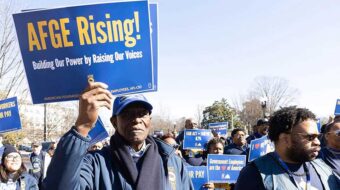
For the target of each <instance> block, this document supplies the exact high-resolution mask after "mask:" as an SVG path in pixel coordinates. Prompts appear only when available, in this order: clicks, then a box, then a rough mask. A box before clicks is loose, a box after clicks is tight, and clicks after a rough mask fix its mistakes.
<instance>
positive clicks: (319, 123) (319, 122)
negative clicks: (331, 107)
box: [316, 118, 321, 133]
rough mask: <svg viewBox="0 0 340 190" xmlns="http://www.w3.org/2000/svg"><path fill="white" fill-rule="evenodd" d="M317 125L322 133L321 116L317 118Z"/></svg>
mask: <svg viewBox="0 0 340 190" xmlns="http://www.w3.org/2000/svg"><path fill="white" fill-rule="evenodd" d="M316 126H317V127H318V131H319V133H321V120H320V118H317V119H316Z"/></svg>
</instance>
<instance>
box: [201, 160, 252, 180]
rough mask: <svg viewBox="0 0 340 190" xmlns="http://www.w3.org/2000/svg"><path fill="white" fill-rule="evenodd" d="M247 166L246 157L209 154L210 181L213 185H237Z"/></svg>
mask: <svg viewBox="0 0 340 190" xmlns="http://www.w3.org/2000/svg"><path fill="white" fill-rule="evenodd" d="M245 165H246V156H245V155H226V154H223V155H219V154H208V162H207V167H208V174H209V175H208V176H209V177H208V181H209V182H213V183H235V182H236V181H237V178H238V176H239V174H240V171H241V169H242V168H243V167H244V166H245Z"/></svg>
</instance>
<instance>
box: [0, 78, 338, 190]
mask: <svg viewBox="0 0 340 190" xmlns="http://www.w3.org/2000/svg"><path fill="white" fill-rule="evenodd" d="M102 107H106V108H108V109H110V110H112V117H111V119H110V120H111V123H112V125H113V126H114V128H115V133H114V134H113V135H112V137H111V138H110V142H109V143H107V144H106V143H104V144H103V143H102V142H97V143H96V144H90V141H91V139H90V138H89V137H88V133H89V131H90V130H91V129H92V128H93V126H94V124H95V123H96V121H97V119H98V111H99V108H102ZM152 110H153V106H152V104H151V103H150V102H149V101H148V100H147V99H146V98H145V97H144V96H143V95H140V94H136V95H130V96H119V97H117V98H115V99H114V100H113V97H112V95H111V93H110V92H109V91H108V90H107V85H105V84H103V83H100V82H91V83H90V84H89V86H88V87H87V88H86V89H85V91H84V92H83V93H82V95H81V96H80V98H79V115H78V118H77V120H76V123H75V125H74V126H72V127H70V130H69V131H68V132H67V133H66V134H64V136H63V137H62V138H61V139H60V140H59V142H58V145H57V146H56V144H54V145H51V146H50V148H49V149H48V151H47V152H43V151H41V144H39V143H33V144H32V148H33V152H32V154H31V155H30V161H31V163H32V169H31V170H30V171H28V172H27V169H25V166H24V164H23V161H22V157H21V155H20V153H19V152H18V151H17V150H16V149H15V148H14V147H13V146H10V145H4V149H3V155H2V159H1V165H0V180H1V182H0V190H2V189H49V190H50V189H51V190H53V189H107V190H110V189H137V190H142V189H143V190H144V189H148V190H153V189H154V190H160V189H166V190H168V189H169V190H170V189H183V190H190V189H193V184H192V181H191V179H190V177H189V175H188V173H187V170H186V167H187V166H205V165H207V155H208V154H231V155H245V156H248V154H249V146H248V145H249V144H250V142H251V141H252V140H254V139H257V138H261V137H263V136H265V135H268V138H269V139H270V140H271V141H272V142H273V143H274V146H275V151H274V152H271V153H268V154H266V155H264V156H261V157H259V158H257V159H255V160H254V161H251V162H249V163H247V165H246V166H245V167H244V168H243V169H242V170H241V171H240V174H239V177H238V180H237V182H236V183H235V184H229V186H228V188H231V189H236V190H248V189H255V190H256V189H261V190H262V189H289V190H290V189H292V190H293V189H308V190H309V189H325V190H328V189H330V190H332V189H334V190H335V189H340V178H339V176H340V173H339V169H340V161H339V159H340V118H339V117H336V118H335V119H334V121H332V122H330V123H328V124H326V125H324V126H323V127H322V130H321V132H322V133H320V132H319V131H318V128H317V125H316V118H315V115H314V114H313V113H312V112H311V111H309V110H308V109H305V108H297V107H294V106H292V107H285V108H281V109H280V110H278V111H276V112H275V113H274V114H273V115H272V116H271V117H270V118H269V120H265V119H260V120H259V121H258V122H257V125H256V126H254V129H253V130H254V132H253V134H251V135H249V136H248V137H247V133H246V131H245V130H244V129H241V128H236V129H233V130H232V131H231V135H230V137H229V138H227V137H222V136H219V135H217V134H216V133H213V136H214V137H213V138H212V139H210V140H209V142H208V143H207V145H206V150H205V151H203V152H202V151H199V150H190V149H188V150H187V149H184V148H183V146H182V145H183V138H184V131H182V132H180V133H179V134H178V135H177V136H175V135H174V134H170V133H169V134H165V135H163V136H161V137H159V138H154V137H152V136H151V135H150V134H149V133H150V130H151V129H152V124H151V114H152ZM184 127H185V129H195V128H197V123H195V122H194V121H193V119H190V118H189V119H187V120H186V121H185V126H184ZM321 142H322V143H321ZM247 160H248V159H247ZM202 188H205V189H216V188H219V187H218V184H214V183H211V182H207V183H205V184H204V185H203V186H202Z"/></svg>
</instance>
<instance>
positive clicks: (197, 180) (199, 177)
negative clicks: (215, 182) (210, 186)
mask: <svg viewBox="0 0 340 190" xmlns="http://www.w3.org/2000/svg"><path fill="white" fill-rule="evenodd" d="M185 168H186V169H187V170H188V175H189V177H190V178H191V181H192V184H193V185H194V189H195V190H204V189H206V188H204V187H203V185H204V184H206V183H208V170H207V167H206V166H187V167H185Z"/></svg>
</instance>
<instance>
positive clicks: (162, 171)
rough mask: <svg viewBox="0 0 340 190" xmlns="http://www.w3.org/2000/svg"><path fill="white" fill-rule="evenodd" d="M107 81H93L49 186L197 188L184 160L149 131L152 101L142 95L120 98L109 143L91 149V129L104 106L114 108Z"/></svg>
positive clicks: (63, 142) (53, 165) (59, 149)
mask: <svg viewBox="0 0 340 190" xmlns="http://www.w3.org/2000/svg"><path fill="white" fill-rule="evenodd" d="M111 102H112V95H111V93H110V92H109V91H108V90H107V85H106V84H104V83H100V82H93V83H92V82H91V83H90V85H89V86H88V87H87V88H86V90H85V91H84V92H83V94H82V95H81V96H80V99H79V115H78V118H77V121H76V124H75V126H73V127H72V128H71V130H70V131H69V132H67V133H66V134H65V135H64V136H63V137H62V138H61V140H60V142H59V145H58V147H57V149H56V151H55V154H54V157H53V159H52V161H51V164H50V167H49V170H48V173H47V178H46V179H45V181H44V188H45V189H62V188H65V187H67V188H68V189H137V190H141V189H148V190H153V189H154V190H160V189H185V190H186V189H193V186H192V183H191V181H190V178H189V176H188V174H187V172H186V170H185V168H184V164H183V162H182V160H181V159H180V158H179V157H178V156H177V155H176V154H175V150H174V148H173V147H171V146H170V145H167V144H166V143H164V142H162V141H160V140H157V139H154V138H152V137H150V136H149V135H148V133H149V131H150V129H151V128H152V125H151V115H150V114H151V111H152V108H153V107H152V105H151V104H150V103H149V102H148V101H147V99H146V98H145V97H144V96H142V95H132V96H121V97H117V98H116V99H115V101H114V105H113V114H112V117H111V122H112V124H113V126H114V127H115V128H116V133H115V134H114V135H113V136H112V137H111V140H110V146H108V147H104V148H103V149H102V150H100V151H96V152H90V153H86V152H87V149H88V148H89V142H90V140H91V139H89V138H87V136H88V133H89V131H90V130H91V128H92V127H93V126H94V124H95V123H96V121H97V119H98V110H99V108H101V107H106V108H108V109H111Z"/></svg>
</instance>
